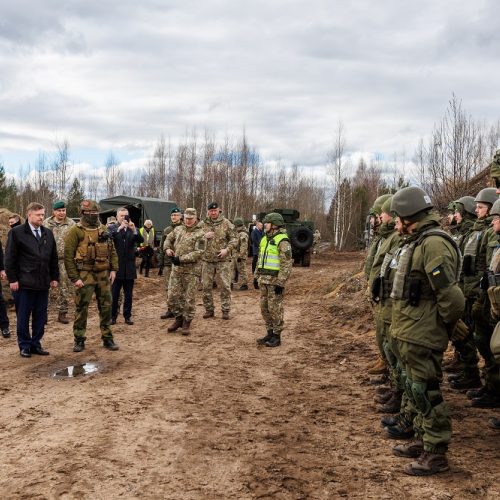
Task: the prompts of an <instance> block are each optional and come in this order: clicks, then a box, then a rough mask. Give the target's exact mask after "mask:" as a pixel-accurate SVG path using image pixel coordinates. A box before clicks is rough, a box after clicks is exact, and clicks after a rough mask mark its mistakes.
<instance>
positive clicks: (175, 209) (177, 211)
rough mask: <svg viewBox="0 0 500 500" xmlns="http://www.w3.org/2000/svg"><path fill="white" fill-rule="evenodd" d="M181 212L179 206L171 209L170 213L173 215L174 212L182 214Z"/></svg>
mask: <svg viewBox="0 0 500 500" xmlns="http://www.w3.org/2000/svg"><path fill="white" fill-rule="evenodd" d="M180 213H181V209H180V208H178V207H175V208H172V210H170V215H172V214H180Z"/></svg>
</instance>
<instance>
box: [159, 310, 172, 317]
mask: <svg viewBox="0 0 500 500" xmlns="http://www.w3.org/2000/svg"><path fill="white" fill-rule="evenodd" d="M173 317H174V315H173V314H172V313H171V312H170V311H169V310H168V309H167V312H166V313H164V314H162V315H161V316H160V318H161V319H168V318H173Z"/></svg>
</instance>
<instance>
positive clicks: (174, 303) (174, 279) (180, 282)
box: [167, 267, 198, 321]
mask: <svg viewBox="0 0 500 500" xmlns="http://www.w3.org/2000/svg"><path fill="white" fill-rule="evenodd" d="M197 288H198V276H196V275H195V274H189V273H183V272H179V269H178V268H177V267H174V268H173V270H172V273H171V275H170V286H169V289H168V302H167V304H168V310H169V311H170V312H171V313H172V314H173V315H174V316H175V317H176V318H177V317H179V316H182V317H183V318H184V319H185V320H186V321H192V320H193V318H194V314H195V312H196V291H197Z"/></svg>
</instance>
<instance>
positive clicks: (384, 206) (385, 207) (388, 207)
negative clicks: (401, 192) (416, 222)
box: [381, 194, 392, 215]
mask: <svg viewBox="0 0 500 500" xmlns="http://www.w3.org/2000/svg"><path fill="white" fill-rule="evenodd" d="M391 201H392V194H390V195H389V197H388V198H387V200H385V201H384V203H383V204H382V209H381V213H385V214H389V215H392V213H391Z"/></svg>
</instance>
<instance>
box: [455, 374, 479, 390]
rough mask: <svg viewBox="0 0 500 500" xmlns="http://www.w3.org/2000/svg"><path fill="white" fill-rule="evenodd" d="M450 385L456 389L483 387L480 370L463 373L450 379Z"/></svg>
mask: <svg viewBox="0 0 500 500" xmlns="http://www.w3.org/2000/svg"><path fill="white" fill-rule="evenodd" d="M450 387H451V388H452V389H455V390H456V391H465V390H467V389H476V388H478V387H481V379H480V378H479V372H476V373H469V374H467V373H466V372H464V373H463V375H462V377H460V378H456V379H453V380H450Z"/></svg>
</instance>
